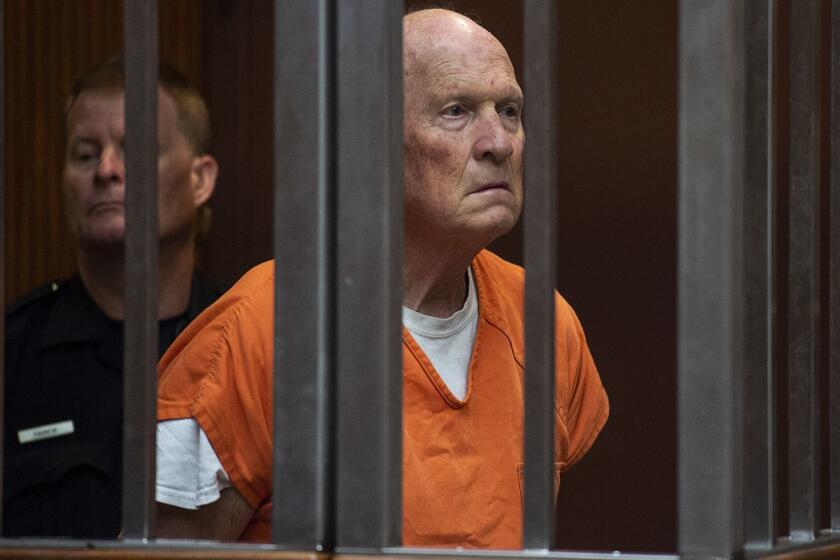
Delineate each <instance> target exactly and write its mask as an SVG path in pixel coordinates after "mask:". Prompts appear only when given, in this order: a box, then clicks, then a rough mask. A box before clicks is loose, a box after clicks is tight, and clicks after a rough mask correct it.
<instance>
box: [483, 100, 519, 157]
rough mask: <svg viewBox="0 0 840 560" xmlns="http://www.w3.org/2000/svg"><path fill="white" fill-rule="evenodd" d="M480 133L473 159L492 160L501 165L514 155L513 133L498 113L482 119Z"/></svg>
mask: <svg viewBox="0 0 840 560" xmlns="http://www.w3.org/2000/svg"><path fill="white" fill-rule="evenodd" d="M478 132H479V135H478V139H477V140H476V143H475V146H474V148H473V157H475V158H476V159H479V160H481V159H486V158H491V159H493V160H494V161H496V162H500V163H501V162H503V161H505V160H507V159H508V158H509V157H510V156H511V154H513V139H512V138H511V135H512V134H513V133H512V132H511V131H510V130H508V129H507V128H506V127H505V124H504V123H503V122H502V117H501V115H499V114H498V113H497V112H495V111H494V112H493V114H492V115H487V116H481V117H480V122H479V131H478Z"/></svg>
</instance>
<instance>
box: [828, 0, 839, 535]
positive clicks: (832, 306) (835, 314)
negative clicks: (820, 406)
mask: <svg viewBox="0 0 840 560" xmlns="http://www.w3.org/2000/svg"><path fill="white" fill-rule="evenodd" d="M830 79H831V178H830V180H831V185H830V186H831V194H830V200H831V202H830V204H831V210H830V212H831V217H830V219H831V233H830V241H829V243H830V244H831V245H830V248H829V265H828V266H829V267H830V268H829V278H830V279H829V283H830V285H829V288H828V289H829V298H830V299H829V334H828V351H829V355H828V363H829V382H828V386H829V387H831V388H833V390H832V391H831V392H830V397H829V399H830V404H829V406H830V412H829V441H830V442H831V444H830V445H831V450H830V462H831V467H830V473H831V474H830V480H831V482H830V484H831V488H830V489H829V491H830V492H831V494H830V496H831V498H830V500H831V529H832V531H840V390H838V389H837V388H838V387H840V0H832V2H831V78H830Z"/></svg>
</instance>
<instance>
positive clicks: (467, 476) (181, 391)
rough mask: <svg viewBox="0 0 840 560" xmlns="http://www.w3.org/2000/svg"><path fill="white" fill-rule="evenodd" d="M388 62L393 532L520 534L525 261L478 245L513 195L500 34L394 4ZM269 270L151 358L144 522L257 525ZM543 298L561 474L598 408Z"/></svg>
mask: <svg viewBox="0 0 840 560" xmlns="http://www.w3.org/2000/svg"><path fill="white" fill-rule="evenodd" d="M404 65H405V116H404V119H405V120H404V143H405V165H404V170H405V171H404V173H405V175H404V182H405V257H404V286H405V292H404V298H403V325H404V327H405V329H404V330H403V364H404V365H403V368H404V371H403V375H404V401H403V407H404V408H403V414H404V424H403V425H404V438H403V465H404V470H403V477H404V480H403V505H404V507H403V539H404V544H405V545H406V546H452V547H455V546H463V547H490V548H519V547H520V543H521V535H522V496H521V488H522V484H521V479H522V460H523V459H522V446H523V442H522V438H523V354H524V349H523V310H522V301H523V297H522V296H523V287H524V273H523V271H522V269H521V268H519V267H517V266H515V265H512V264H510V263H507V262H505V261H503V260H502V259H500V258H499V257H497V256H495V255H493V254H492V253H490V252H489V251H487V250H486V249H485V247H486V246H487V245H488V244H489V243H490V242H491V241H493V240H494V239H496V238H497V237H499V236H500V235H502V234H504V233H506V232H508V231H509V230H510V229H511V228H512V227H513V226H514V224H515V223H516V221H517V219H518V218H519V214H520V211H521V208H522V150H523V146H524V142H525V133H524V131H523V128H522V121H521V114H522V105H523V99H522V91H521V89H520V87H519V84H518V83H517V81H516V76H515V74H514V70H513V65H512V64H511V62H510V59H509V57H508V55H507V52H506V51H505V49H504V47H503V46H502V45H501V44H500V43H499V41H498V40H496V38H495V37H494V36H493V35H492V34H490V33H489V32H488V31H487V30H486V29H484V28H482V27H481V26H479V25H478V24H476V23H475V22H474V21H472V20H470V19H468V18H466V17H463V16H461V15H459V14H457V13H454V12H451V11H447V10H440V9H435V10H423V11H419V12H414V13H412V14H409V15H407V16H406V17H405V19H404ZM273 273H274V266H273V264H272V263H265V264H263V265H260V266H258V267H256V268H255V269H253V270H251V271H250V272H249V273H248V274H246V275H245V276H244V277H243V278H242V279H241V280H240V282H239V283H238V284H237V285H236V286H234V288H233V289H232V290H231V291H230V292H229V293H228V294H226V295H225V296H223V297H222V299H221V300H220V301H219V302H218V303H217V304H216V305H215V306H213V307H212V308H211V309H210V310H209V311H208V312H207V313H205V314H204V315H202V316H201V317H200V318H199V319H198V320H197V321H196V323H193V325H192V327H191V328H190V329H188V331H186V332H185V333H184V334H183V335H182V337H180V338H179V339H178V340H177V341H176V342H175V344H174V346H173V347H172V348H171V349H170V351H169V352H168V353H167V354H166V356H164V358H163V360H162V362H161V366H160V367H161V371H162V377H161V381H160V399H159V407H158V409H159V420H160V423H159V424H158V428H159V444H158V448H159V468H158V473H159V476H158V480H157V499H158V502H160V504H161V505H160V509H159V525H160V529H159V535H160V536H171V537H193V538H195V537H198V538H202V537H204V538H219V539H243V540H253V541H268V540H269V539H270V535H271V456H272V455H271V450H272V448H271V444H272V441H271V431H272V429H271V428H272V427H271V417H270V416H271V415H270V411H271V410H272V407H271V395H272V386H271V384H272V375H271V371H272V370H271V367H272V356H273V347H272V332H273V329H272V324H273V317H272V315H271V311H270V310H272V309H273V305H272V302H273V291H274V277H273ZM556 304H557V308H556V317H557V319H556V321H557V395H556V406H555V410H556V414H557V433H556V437H555V440H556V442H555V443H556V445H555V449H556V476H555V480H556V481H558V483H559V476H560V473H561V472H562V471H563V470H565V469H567V468H568V467H569V466H571V465H572V464H573V463H575V462H576V461H578V460H579V459H580V458H581V457H582V456H583V455H584V454H585V453H586V452H587V450H588V449H589V448H590V446H591V445H592V444H593V442H594V441H595V438H596V437H597V435H598V433H599V432H600V430H601V428H602V427H603V425H604V422H605V421H606V418H607V415H608V409H609V407H608V403H607V397H606V393H605V392H604V389H603V387H602V386H601V381H600V379H599V376H598V372H597V371H596V369H595V365H594V362H593V360H592V357H591V355H590V353H589V350H588V347H587V345H586V341H585V339H584V335H583V330H582V329H581V326H580V324H579V322H578V320H577V318H576V317H575V315H574V312H573V311H572V309H571V308H570V307H569V305H568V304H567V303H566V302H565V301H564V300H563V299H562V298H561V297H560V296H559V295H558V296H557V298H556ZM183 449H190V450H193V451H191V452H190V453H187V454H184V452H183ZM184 473H186V474H187V476H183V475H184ZM179 475H180V476H179ZM196 475H198V476H196ZM197 480H198V482H196V481H197Z"/></svg>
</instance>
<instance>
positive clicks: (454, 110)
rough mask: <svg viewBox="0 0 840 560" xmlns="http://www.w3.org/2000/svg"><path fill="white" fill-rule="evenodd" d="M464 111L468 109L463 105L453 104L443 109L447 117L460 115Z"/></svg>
mask: <svg viewBox="0 0 840 560" xmlns="http://www.w3.org/2000/svg"><path fill="white" fill-rule="evenodd" d="M464 113H466V111H465V110H464V108H463V107H462V106H461V105H452V106H451V107H447V108H446V109H444V110H443V114H444V115H445V116H447V117H460V116H462V115H463V114H464Z"/></svg>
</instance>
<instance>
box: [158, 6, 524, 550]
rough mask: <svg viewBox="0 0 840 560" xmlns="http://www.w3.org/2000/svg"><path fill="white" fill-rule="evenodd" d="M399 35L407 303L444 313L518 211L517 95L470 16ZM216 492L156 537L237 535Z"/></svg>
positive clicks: (162, 519) (228, 503)
mask: <svg viewBox="0 0 840 560" xmlns="http://www.w3.org/2000/svg"><path fill="white" fill-rule="evenodd" d="M403 38H404V41H403V52H404V69H405V82H404V84H405V115H404V150H405V154H404V170H405V171H404V180H405V255H404V261H403V262H404V289H405V292H404V297H403V305H405V306H406V307H409V308H411V309H414V310H417V311H419V312H420V313H424V314H426V315H432V316H438V317H448V316H450V315H451V314H452V313H454V312H455V311H457V310H459V309H461V307H462V306H463V303H464V300H465V297H466V291H465V283H464V278H465V275H466V272H467V267H468V266H469V264H470V261H472V259H473V257H474V256H475V255H476V254H477V253H478V252H479V251H480V250H481V249H483V248H484V247H485V246H486V245H487V244H488V243H490V242H491V241H492V240H494V239H495V238H497V237H498V236H500V235H502V234H504V233H507V232H508V231H509V230H510V229H511V228H512V227H513V226H514V225H515V224H516V221H517V219H518V218H519V214H520V212H521V210H522V151H523V147H524V142H525V134H524V131H523V129H522V122H521V119H520V114H521V111H522V91H521V89H520V88H519V85H518V84H517V82H516V77H515V75H514V71H513V65H512V64H511V62H510V59H509V58H508V55H507V52H506V51H505V49H504V47H503V46H502V45H501V43H499V42H498V40H496V38H495V37H493V35H491V34H490V33H489V32H488V31H487V30H485V29H484V28H482V27H480V26H479V25H477V24H476V23H475V22H473V21H472V20H470V19H468V18H466V17H463V16H461V15H459V14H456V13H454V12H450V11H448V10H438V9H435V10H422V11H419V12H414V13H412V14H409V15H407V16H406V17H405V18H404V19H403ZM226 493H227V494H226ZM222 494H223V499H222V500H220V501H219V502H215V503H214V504H212V505H208V506H203V507H201V508H199V509H198V510H197V511H191V510H184V509H179V508H171V507H170V506H163V505H161V504H158V519H159V521H158V526H159V531H158V535H159V536H178V537H183V538H213V539H219V540H225V539H234V538H237V537H238V536H240V535H241V533H242V531H243V530H244V529H245V527H246V526H247V521H248V520H249V519H250V518H251V517H252V516H253V513H254V510H253V508H251V507H250V505H248V504H247V503H246V502H245V500H244V499H243V498H242V497H241V496H240V495H239V494H238V493H237V492H236V490H234V489H233V488H229V489H226V490H225V491H224V492H223V493H222ZM231 494H233V495H235V497H234V496H232V495H231ZM170 510H178V511H176V512H173V511H170ZM208 516H209V517H211V518H212V519H211V520H210V521H208V520H207V517H208ZM243 520H244V523H243Z"/></svg>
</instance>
